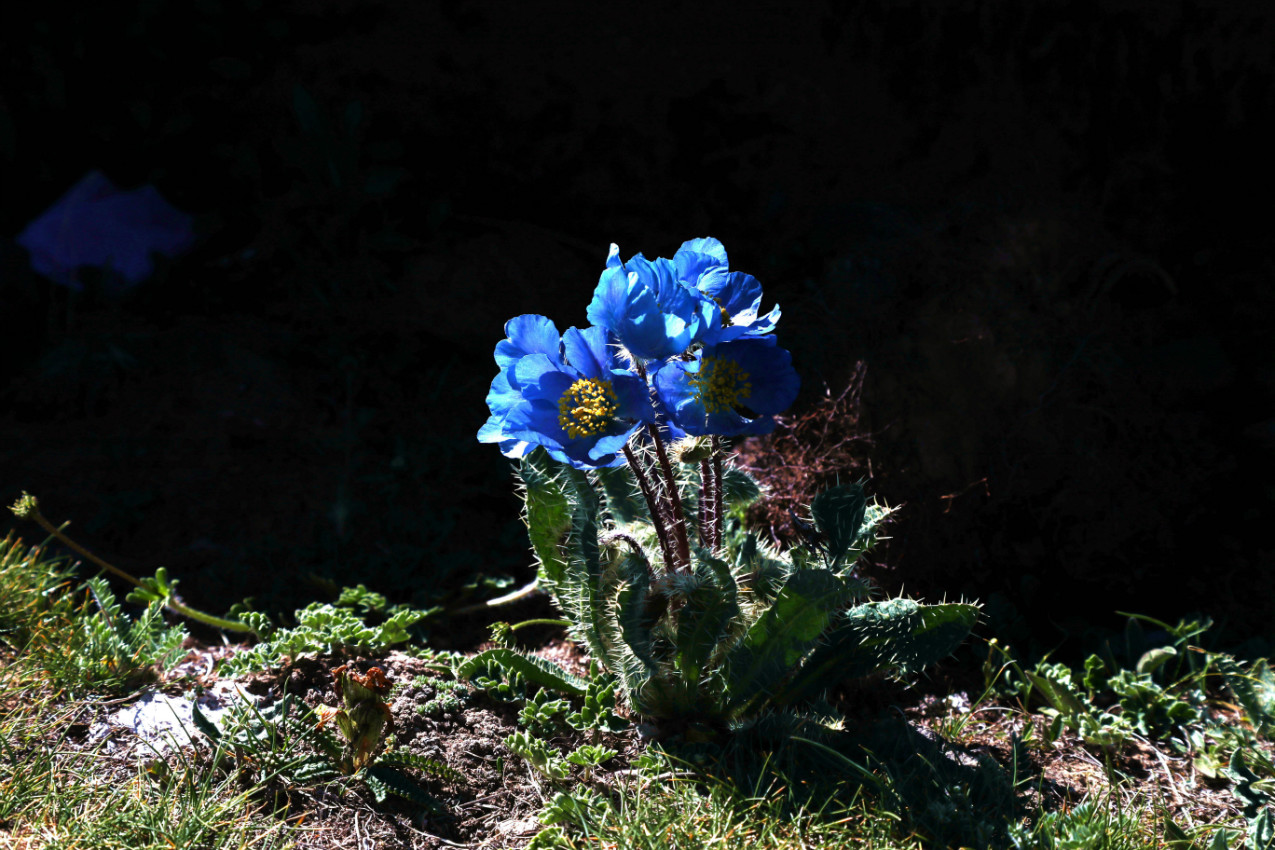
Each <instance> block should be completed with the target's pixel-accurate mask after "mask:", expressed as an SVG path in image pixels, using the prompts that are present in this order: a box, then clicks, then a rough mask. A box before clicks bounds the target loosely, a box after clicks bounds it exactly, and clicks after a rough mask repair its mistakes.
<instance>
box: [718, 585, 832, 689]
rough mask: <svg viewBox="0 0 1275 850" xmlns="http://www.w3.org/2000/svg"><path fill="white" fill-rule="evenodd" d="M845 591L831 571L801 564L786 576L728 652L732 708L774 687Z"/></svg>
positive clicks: (819, 630) (806, 649) (800, 656)
mask: <svg viewBox="0 0 1275 850" xmlns="http://www.w3.org/2000/svg"><path fill="white" fill-rule="evenodd" d="M846 597H847V591H846V586H845V584H844V583H843V582H842V581H841V580H840V579H839V578H837V577H836V576H835V575H833V574H832V573H829V572H825V571H823V570H803V571H801V572H796V573H793V574H792V575H791V576H789V577H788V581H787V582H786V583H785V584H784V587H783V589H782V590H780V591H779V596H778V597H776V599H775V603H774V604H773V605H772V606H771V607H770V608H769V609H768V610H767V611H766V612H765V613H764V614H762V615H761V617H759V618H758V619H757V621H756V622H755V623H753V625H752V627H751V628H749V630H748V633H747V635H745V637H744V640H743V642H742V643H741V644H740V645H739V646H737V647H736V648H735V649H734V650H732V651H731V653H730V654H729V655H728V656H727V661H726V675H727V693H728V694H729V698H728V699H729V702H730V710H731V711H732V713H734V712H737V711H740V710H744V709H746V708H747V707H748V706H749V704H750V703H752V702H753V701H755V700H756V699H757V698H758V697H759V696H761V695H763V694H764V693H766V692H773V691H774V690H775V689H777V688H778V687H779V685H780V684H781V682H782V681H783V679H784V678H785V677H786V676H787V675H788V674H790V673H791V672H792V671H793V670H795V669H796V667H797V665H798V664H799V663H800V662H801V660H802V659H803V658H804V657H805V656H806V654H807V653H809V652H810V650H811V649H813V648H814V647H815V645H816V644H817V642H818V641H819V640H820V638H821V637H822V636H823V634H824V632H825V631H826V630H827V628H828V626H829V624H830V623H831V621H832V616H833V614H834V613H835V612H836V611H837V609H838V608H840V606H841V605H842V604H843V603H844V602H845V600H846Z"/></svg>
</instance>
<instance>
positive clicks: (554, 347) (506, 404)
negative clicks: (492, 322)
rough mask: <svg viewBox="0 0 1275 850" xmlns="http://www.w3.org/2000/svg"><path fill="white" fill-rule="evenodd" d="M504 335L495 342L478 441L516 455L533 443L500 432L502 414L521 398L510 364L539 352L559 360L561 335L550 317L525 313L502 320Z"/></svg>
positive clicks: (522, 452)
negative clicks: (485, 412)
mask: <svg viewBox="0 0 1275 850" xmlns="http://www.w3.org/2000/svg"><path fill="white" fill-rule="evenodd" d="M505 337H506V338H505V339H503V340H501V341H500V342H498V343H497V344H496V365H497V366H499V367H500V373H499V374H497V375H496V377H495V379H494V380H493V381H492V382H491V390H490V391H489V392H488V393H487V407H488V408H490V409H491V416H490V417H489V418H488V419H487V422H486V424H485V425H483V427H482V428H480V429H479V431H478V440H479V442H483V443H499V444H500V451H501V453H502V454H504V455H505V456H506V457H512V458H520V457H522V456H523V455H525V454H527V452H529V451H531V450H532V449H533V448H535V446H534V445H533V444H531V443H528V442H527V441H525V440H515V439H512V438H509V437H506V436H505V435H504V431H503V423H504V421H505V415H506V414H507V413H509V411H510V409H511V408H512V407H513V406H514V405H515V404H517V403H518V402H520V401H521V400H522V394H521V393H520V392H519V391H518V386H517V383H516V381H517V376H516V375H515V374H514V370H513V369H512V368H511V367H513V366H514V365H515V364H516V363H517V362H518V361H519V360H521V359H522V358H523V357H526V356H527V355H529V354H543V355H545V356H546V357H548V358H550V359H551V360H553V361H554V362H555V363H561V362H562V335H561V334H559V333H558V327H557V326H556V325H555V324H554V323H553V321H552V320H550V319H548V318H546V317H544V316H538V315H535V314H531V313H528V314H526V315H522V316H515V317H514V318H512V319H510V320H509V321H508V322H505Z"/></svg>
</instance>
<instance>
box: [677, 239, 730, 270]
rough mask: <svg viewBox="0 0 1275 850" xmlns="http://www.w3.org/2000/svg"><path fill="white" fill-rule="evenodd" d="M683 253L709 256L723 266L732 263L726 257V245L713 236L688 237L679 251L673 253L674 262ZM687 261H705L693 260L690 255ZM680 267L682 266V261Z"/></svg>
mask: <svg viewBox="0 0 1275 850" xmlns="http://www.w3.org/2000/svg"><path fill="white" fill-rule="evenodd" d="M683 254H688V255H689V254H701V255H704V256H707V257H708V258H709V259H710V260H712V261H714V262H715V263H716V264H717V265H720V266H721V267H722V268H725V267H727V266H729V265H730V262H729V261H728V260H727V259H726V246H725V245H723V244H722V243H721V242H719V241H718V240H716V239H714V238H713V237H711V236H704V237H702V238H699V239H688V240H686V241H685V242H683V243H682V247H681V248H678V249H677V253H676V254H674V255H673V260H674V262H677V260H678V257H680V256H682V255H683ZM687 262H703V261H691V260H690V258H689V257H688V259H687ZM678 268H679V269H680V268H681V264H680V263H679V265H678ZM683 280H685V278H683Z"/></svg>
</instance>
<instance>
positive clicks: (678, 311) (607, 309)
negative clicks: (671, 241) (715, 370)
mask: <svg viewBox="0 0 1275 850" xmlns="http://www.w3.org/2000/svg"><path fill="white" fill-rule="evenodd" d="M720 314H721V308H719V307H718V306H717V305H716V304H715V303H713V301H712V300H711V299H710V298H708V297H706V296H704V295H701V294H700V293H699V291H698V290H696V289H694V288H689V287H686V286H684V285H683V284H682V283H681V281H680V280H679V277H678V273H677V266H676V264H675V263H674V262H673V261H672V260H666V259H664V258H663V257H659V258H656V259H655V260H648V259H646V257H644V256H642V255H641V254H636V255H635V256H633V257H632V258H631V259H630V260H629V261H628V262H627V263H624V262H621V261H620V249H619V247H618V246H616V245H612V246H611V252H610V254H609V255H608V256H607V267H606V269H605V270H604V271H603V272H602V275H601V277H599V279H598V285H597V288H596V289H594V291H593V300H592V301H591V302H590V303H589V308H588V313H587V315H588V317H589V321H590V322H592V323H593V324H595V325H598V326H600V327H604V328H606V329H607V330H608V331H610V332H611V333H613V334H615V336H616V338H617V339H619V341H620V344H621V345H622V346H624V349H625V350H626V351H627V352H628V353H629V354H630V355H631V356H632V357H634V358H636V359H638V360H643V361H646V360H662V359H664V358H666V357H673V356H676V355H679V354H681V353H682V352H684V351H686V350H687V349H688V348H690V347H691V345H692V343H695V342H699V341H700V339H701V336H702V334H703V332H704V331H705V330H707V329H709V328H711V327H715V326H718V325H720V324H721V323H722V320H721V317H720Z"/></svg>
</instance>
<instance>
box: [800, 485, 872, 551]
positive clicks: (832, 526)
mask: <svg viewBox="0 0 1275 850" xmlns="http://www.w3.org/2000/svg"><path fill="white" fill-rule="evenodd" d="M867 508H868V499H867V496H866V495H864V492H863V485H862V484H841V485H838V486H836V487H833V488H831V489H828V490H824V491H823V492H822V493H820V494H819V495H818V496H815V498H814V501H813V502H811V503H810V513H811V515H812V516H813V517H814V520H815V526H816V527H817V528H818V529H819V533H820V534H821V535H822V536H823V541H824V544H825V545H826V546H827V549H828V557H829V559H830V560H831V562H832V564H833V565H837V564H840V563H841V559H842V558H844V557H845V556H846V553H847V552H849V551H850V549H851V547H853V546H854V544H855V541H856V540H858V539H859V532H860V529H862V527H863V518H864V514H865V513H866V512H867Z"/></svg>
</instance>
